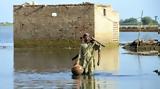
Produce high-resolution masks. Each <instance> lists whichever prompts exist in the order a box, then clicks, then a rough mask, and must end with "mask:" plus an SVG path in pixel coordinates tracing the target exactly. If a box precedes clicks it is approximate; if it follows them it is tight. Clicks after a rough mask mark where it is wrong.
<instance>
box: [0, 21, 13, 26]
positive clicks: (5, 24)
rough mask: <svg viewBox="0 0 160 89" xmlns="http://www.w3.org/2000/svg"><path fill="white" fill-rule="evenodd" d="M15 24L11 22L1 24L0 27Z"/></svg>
mask: <svg viewBox="0 0 160 89" xmlns="http://www.w3.org/2000/svg"><path fill="white" fill-rule="evenodd" d="M11 25H13V23H11V22H0V26H11Z"/></svg>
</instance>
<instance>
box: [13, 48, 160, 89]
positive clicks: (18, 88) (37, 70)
mask: <svg viewBox="0 0 160 89" xmlns="http://www.w3.org/2000/svg"><path fill="white" fill-rule="evenodd" d="M77 52H78V50H77V49H15V51H14V88H15V89H63V88H64V89H128V88H129V89H151V88H152V89H159V88H158V84H159V83H160V77H159V76H158V75H156V74H155V73H153V70H154V69H156V68H159V67H160V65H159V63H160V58H159V57H158V56H138V55H129V54H126V52H127V51H125V50H123V49H121V47H117V48H102V52H101V62H100V66H96V68H95V71H94V73H93V74H92V75H91V76H72V73H71V71H70V69H71V67H72V61H71V58H72V57H73V56H75V55H76V54H77ZM95 59H97V55H95ZM96 61H97V60H96ZM131 86H133V87H131Z"/></svg>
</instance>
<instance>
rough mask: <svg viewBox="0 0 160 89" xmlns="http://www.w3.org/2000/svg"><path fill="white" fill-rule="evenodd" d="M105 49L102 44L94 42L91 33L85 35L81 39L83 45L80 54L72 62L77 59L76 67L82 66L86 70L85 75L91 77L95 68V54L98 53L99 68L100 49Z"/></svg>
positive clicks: (98, 62)
mask: <svg viewBox="0 0 160 89" xmlns="http://www.w3.org/2000/svg"><path fill="white" fill-rule="evenodd" d="M101 46H103V47H104V45H102V44H101V43H99V42H98V41H96V40H94V38H92V37H90V35H89V33H85V34H84V35H83V37H81V45H80V50H79V54H78V55H76V56H75V57H73V58H72V60H75V59H76V62H75V64H74V65H81V66H82V67H83V69H84V71H83V75H91V74H92V72H93V69H94V68H95V59H94V52H95V51H98V61H97V66H99V64H100V48H101Z"/></svg>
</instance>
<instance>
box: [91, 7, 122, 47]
mask: <svg viewBox="0 0 160 89" xmlns="http://www.w3.org/2000/svg"><path fill="white" fill-rule="evenodd" d="M104 10H105V11H104ZM94 15H95V38H96V39H97V40H99V41H100V42H102V43H105V44H106V43H109V42H118V41H119V16H118V14H117V12H115V11H113V10H112V7H111V5H95V14H94Z"/></svg>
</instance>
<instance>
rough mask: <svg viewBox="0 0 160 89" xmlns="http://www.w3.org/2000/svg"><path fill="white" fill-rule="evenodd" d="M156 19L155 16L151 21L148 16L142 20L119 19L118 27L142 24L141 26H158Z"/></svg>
mask: <svg viewBox="0 0 160 89" xmlns="http://www.w3.org/2000/svg"><path fill="white" fill-rule="evenodd" d="M157 20H158V18H157V16H155V18H154V19H152V18H151V17H149V16H145V17H143V18H142V20H140V18H138V19H137V18H133V17H131V18H127V19H124V20H123V19H121V20H120V25H139V24H142V25H159V23H158V21H157Z"/></svg>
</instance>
